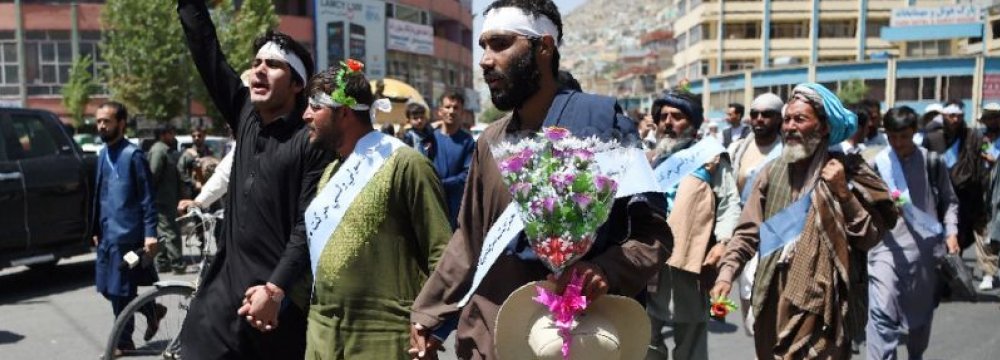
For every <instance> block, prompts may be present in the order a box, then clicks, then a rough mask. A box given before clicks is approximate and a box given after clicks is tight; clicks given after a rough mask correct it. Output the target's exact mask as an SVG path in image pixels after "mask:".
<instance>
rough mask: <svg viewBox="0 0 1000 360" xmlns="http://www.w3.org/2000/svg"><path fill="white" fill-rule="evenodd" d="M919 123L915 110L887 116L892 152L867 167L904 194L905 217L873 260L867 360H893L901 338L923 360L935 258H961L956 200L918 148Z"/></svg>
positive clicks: (935, 163)
mask: <svg viewBox="0 0 1000 360" xmlns="http://www.w3.org/2000/svg"><path fill="white" fill-rule="evenodd" d="M917 122H918V119H917V113H916V111H914V110H913V109H911V108H910V107H907V106H902V107H898V108H895V109H892V110H889V112H888V113H886V115H885V118H884V124H885V132H886V135H888V138H889V145H890V147H889V148H887V149H885V150H883V151H882V152H881V153H879V154H878V155H876V156H875V158H874V159H873V160H872V161H870V162H869V164H871V165H872V166H873V167H874V168H875V170H876V171H878V174H879V175H880V176H881V177H882V180H884V181H885V182H886V184H887V185H888V186H889V189H890V190H891V191H892V192H893V193H898V194H899V196H898V200H897V201H896V206H897V207H898V208H899V209H900V212H901V214H902V219H900V221H897V222H896V226H895V227H893V228H892V229H891V231H889V232H887V233H886V234H885V238H884V239H883V241H882V243H881V244H878V245H876V246H875V247H874V248H872V249H871V251H870V252H869V253H868V273H869V281H868V291H869V294H870V297H869V304H868V305H869V310H868V326H867V328H866V329H865V332H866V337H865V339H866V341H867V343H868V358H869V359H894V358H896V347H897V346H898V345H899V343H900V342H901V340H902V338H901V336H900V335H902V334H907V336H906V338H905V339H906V340H905V342H906V352H907V353H908V354H909V355H910V358H911V359H921V358H923V352H924V350H926V349H927V345H928V342H929V340H930V336H931V320H932V318H933V314H934V307H935V306H936V305H937V304H936V302H937V297H936V296H933V294H934V292H935V286H936V282H937V280H936V276H935V271H936V266H937V262H938V257H940V256H941V255H942V254H943V253H944V251H943V248H944V245H945V244H947V249H948V252H949V253H958V236H957V234H958V228H957V225H958V199H957V198H955V193H954V192H952V187H951V181H950V180H949V178H948V169H947V168H945V167H944V166H941V165H940V164H941V160H940V158H939V156H938V154H936V153H933V152H929V151H927V150H925V149H922V148H920V147H918V146H917V145H916V144H914V143H913V134H914V133H916V131H917ZM942 222H943V223H942ZM942 240H943V241H942Z"/></svg>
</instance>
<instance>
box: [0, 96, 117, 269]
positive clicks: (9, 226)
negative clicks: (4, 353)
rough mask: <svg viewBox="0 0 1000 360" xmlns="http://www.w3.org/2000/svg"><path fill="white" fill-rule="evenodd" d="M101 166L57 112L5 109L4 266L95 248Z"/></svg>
mask: <svg viewBox="0 0 1000 360" xmlns="http://www.w3.org/2000/svg"><path fill="white" fill-rule="evenodd" d="M96 164H97V157H96V155H94V154H86V153H84V152H83V150H82V149H81V148H80V146H79V145H78V144H77V143H76V142H75V141H73V138H72V137H70V134H69V133H67V132H66V129H65V128H64V127H63V126H62V123H61V122H60V121H59V118H58V117H56V115H55V114H53V113H51V112H48V111H44V110H31V109H18V108H0V268H5V267H10V266H19V265H27V266H29V267H32V268H39V267H42V268H45V267H52V266H55V264H56V263H57V262H58V261H59V259H61V258H65V257H70V256H75V255H79V254H84V253H87V252H90V251H91V241H90V240H89V237H90V234H91V229H90V221H89V220H90V214H91V198H92V197H93V193H94V190H93V183H94V174H95V171H96Z"/></svg>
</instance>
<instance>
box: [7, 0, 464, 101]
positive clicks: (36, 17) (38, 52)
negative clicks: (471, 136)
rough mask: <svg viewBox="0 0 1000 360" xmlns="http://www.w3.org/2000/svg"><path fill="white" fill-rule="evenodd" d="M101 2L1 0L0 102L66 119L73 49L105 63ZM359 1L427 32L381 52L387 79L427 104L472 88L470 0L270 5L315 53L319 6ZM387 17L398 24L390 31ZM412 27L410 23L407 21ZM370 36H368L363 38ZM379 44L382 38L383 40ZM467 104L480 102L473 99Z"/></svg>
mask: <svg viewBox="0 0 1000 360" xmlns="http://www.w3.org/2000/svg"><path fill="white" fill-rule="evenodd" d="M104 2H105V1H102V0H0V106H18V107H22V106H23V107H30V108H42V109H47V110H50V111H53V112H55V113H56V114H59V115H60V116H63V117H65V116H67V113H66V110H65V109H64V108H63V106H62V105H61V96H60V90H61V89H62V86H63V85H64V84H65V83H66V82H67V81H68V78H69V68H70V65H71V64H72V61H73V58H74V54H78V55H79V56H90V57H92V58H93V60H94V63H95V64H96V66H94V74H95V75H99V72H100V71H101V68H102V67H104V66H107V64H106V63H105V62H104V60H103V59H102V57H101V53H100V50H99V47H98V43H99V42H100V39H101V25H100V17H101V11H102V9H103V3H104ZM360 2H364V3H366V4H371V3H376V2H377V4H376V5H377V6H379V7H384V12H383V11H380V12H378V14H377V15H378V16H384V18H383V19H382V20H384V21H382V22H381V24H384V25H382V26H386V29H385V31H384V32H381V33H383V34H385V36H387V37H388V36H392V35H403V36H404V37H406V36H411V35H412V34H405V33H404V34H399V32H407V31H423V32H424V33H423V34H422V35H426V36H425V39H424V40H422V41H423V42H424V43H427V47H429V48H428V49H423V50H421V51H412V50H406V49H404V50H394V49H390V48H384V49H381V51H384V54H385V57H384V58H383V61H384V62H385V66H384V68H385V73H384V75H385V77H389V78H395V79H399V80H402V81H405V82H408V83H411V84H413V85H414V87H416V88H417V89H418V90H419V91H420V92H421V93H422V94H423V96H424V97H425V98H427V100H429V101H431V102H432V103H433V102H434V101H436V98H437V97H438V95H440V94H441V93H443V92H444V91H446V90H459V91H464V92H466V93H472V91H471V88H472V30H471V29H472V12H471V7H472V4H471V0H436V1H434V0H388V1H383V0H378V1H375V0H287V1H275V2H273V3H274V4H275V10H276V12H277V14H278V15H279V18H280V23H279V25H278V30H280V31H282V32H285V33H287V34H289V35H291V36H292V37H293V38H295V39H296V40H298V41H299V42H300V43H302V44H303V45H305V47H306V48H307V49H310V50H311V51H313V52H314V53H316V49H317V44H316V40H315V39H316V37H317V29H316V25H315V23H316V13H315V9H316V8H317V3H322V4H323V5H324V6H337V5H338V4H340V5H342V4H341V3H343V4H346V3H360ZM236 3H238V4H239V3H242V1H236ZM342 6H346V5H342ZM390 22H395V23H396V25H400V24H401V26H396V27H395V28H392V29H390V28H389V25H388V24H389V23H390ZM411 24H412V25H414V26H409V25H411ZM324 25H325V24H324ZM414 28H415V29H416V30H413V29H414ZM321 30H324V31H325V30H326V29H321ZM394 32H395V33H394ZM369 40H372V39H366V40H363V41H369ZM381 43H382V44H386V43H387V41H384V39H383V41H382V42H381ZM322 45H324V46H325V44H322ZM404 45H405V43H404ZM383 46H384V45H383ZM98 79H100V78H99V77H98ZM108 96H109V94H108V91H107V87H105V86H103V84H102V86H101V88H100V91H99V92H98V94H97V95H95V96H94V97H93V98H92V101H91V103H90V105H91V108H90V109H88V111H87V113H93V111H94V110H95V109H94V108H93V107H94V106H96V105H97V104H99V103H100V102H102V101H104V100H106V99H107V98H108ZM468 102H469V103H470V105H473V106H478V103H477V101H468ZM190 110H191V114H192V115H193V116H203V115H204V114H205V111H204V108H203V107H202V106H201V105H200V104H197V102H195V103H193V104H192V106H191V109H190Z"/></svg>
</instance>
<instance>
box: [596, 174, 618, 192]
mask: <svg viewBox="0 0 1000 360" xmlns="http://www.w3.org/2000/svg"><path fill="white" fill-rule="evenodd" d="M594 186H596V187H597V190H598V191H607V192H611V193H613V192H615V191H617V190H618V183H617V182H615V181H614V180H611V178H609V177H607V176H604V175H597V176H595V177H594Z"/></svg>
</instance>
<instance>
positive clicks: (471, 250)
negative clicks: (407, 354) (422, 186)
mask: <svg viewBox="0 0 1000 360" xmlns="http://www.w3.org/2000/svg"><path fill="white" fill-rule="evenodd" d="M511 119H512V117H511V116H510V115H508V116H506V117H504V118H503V119H500V120H498V121H497V122H495V123H493V124H492V125H490V127H489V128H487V129H486V131H485V132H484V133H483V135H482V136H481V137H480V138H479V140H478V141H477V144H476V150H475V153H474V154H473V159H472V166H471V168H470V169H469V178H468V182H467V183H466V187H465V196H464V197H463V199H462V207H461V210H460V211H459V216H458V221H459V228H458V230H456V231H455V234H454V236H453V237H452V239H451V241H450V242H449V243H448V247H447V248H446V249H445V251H444V254H443V256H442V258H441V261H440V262H439V263H438V266H437V268H436V269H435V271H434V273H433V274H431V277H430V278H429V279H428V280H427V282H426V283H425V285H424V288H423V289H422V290H421V292H420V295H419V296H418V297H417V299H416V301H415V302H414V304H413V312H412V313H411V315H410V320H411V321H413V322H414V323H418V324H421V325H424V326H427V327H429V328H437V327H438V326H440V325H441V324H442V323H443V322H444V321H446V320H448V319H451V318H454V317H456V316H460V317H459V321H458V332H457V333H456V341H455V346H456V353H457V355H458V357H459V358H461V359H495V358H496V352H495V349H494V348H493V330H494V327H495V323H496V316H497V311H498V310H499V307H500V305H501V304H502V303H503V301H504V300H506V299H507V296H508V295H510V293H512V292H513V291H514V290H516V289H517V288H518V287H520V286H522V285H524V284H526V283H528V282H531V281H536V280H543V279H545V277H546V276H547V275H548V274H549V273H550V272H549V271H548V270H547V269H546V268H545V266H544V265H542V263H541V262H539V261H526V260H522V259H521V258H519V257H517V256H516V255H514V254H509V253H504V254H503V255H501V256H500V257H499V259H497V261H496V263H494V264H493V267H492V268H491V269H490V271H489V273H488V274H487V275H486V277H485V278H483V281H482V283H481V285H480V286H479V288H478V289H477V290H476V292H475V294H474V295H473V296H472V298H471V300H470V301H469V303H468V304H467V305H466V306H465V307H464V308H461V309H459V308H458V307H457V306H456V304H457V303H458V301H459V300H460V299H461V298H462V296H464V295H465V293H466V292H467V291H468V290H469V288H470V286H471V283H472V278H473V275H474V274H475V271H476V267H475V264H476V263H477V261H478V258H479V253H480V250H481V249H482V246H483V239H484V238H485V236H486V233H487V232H489V229H490V227H491V226H492V225H493V222H495V221H496V220H497V218H499V217H500V214H501V213H502V212H503V211H504V209H505V208H506V207H507V205H508V203H510V201H511V196H510V193H509V192H508V189H507V186H506V185H505V184H504V183H503V179H502V178H501V176H500V172H499V169H498V168H497V165H496V162H495V161H494V160H493V156H492V154H491V152H490V145H491V144H495V143H498V142H500V141H502V140H503V139H504V136H506V135H507V134H508V133H510V132H514V131H516V130H517V129H514V128H513V127H514V125H512V121H511ZM573 130H574V129H573V128H572V126H570V131H573ZM662 196H663V195H662V194H660V193H656V194H649V193H647V194H640V195H636V196H633V197H631V198H625V199H618V200H617V201H616V202H615V204H614V206H613V208H612V211H611V215H610V216H609V219H608V222H607V223H606V224H605V227H606V228H607V230H606V233H605V234H606V236H608V237H609V240H610V241H608V244H610V245H609V246H607V247H606V248H604V249H596V248H595V249H591V251H590V253H589V254H588V255H587V257H585V258H584V260H585V261H590V262H592V263H594V264H596V265H598V266H600V267H601V269H602V270H603V271H604V273H605V274H606V275H607V281H608V284H609V286H610V292H611V293H615V294H621V295H626V296H634V295H636V294H637V293H638V292H639V291H640V290H642V289H643V287H644V286H645V284H646V281H647V280H648V279H649V278H650V277H651V276H652V275H653V274H654V273H655V272H656V271H657V270H658V269H659V268H660V266H662V264H663V263H664V261H666V259H667V249H669V248H670V235H669V232H665V231H663V229H665V228H666V227H667V225H666V220H665V218H664V215H663V209H664V208H663V207H662V206H665V200H664V199H663V197H662ZM637 198H647V200H649V201H635V200H636V199H637ZM654 204H655V205H654ZM663 244H666V245H663Z"/></svg>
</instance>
